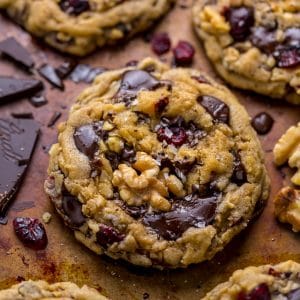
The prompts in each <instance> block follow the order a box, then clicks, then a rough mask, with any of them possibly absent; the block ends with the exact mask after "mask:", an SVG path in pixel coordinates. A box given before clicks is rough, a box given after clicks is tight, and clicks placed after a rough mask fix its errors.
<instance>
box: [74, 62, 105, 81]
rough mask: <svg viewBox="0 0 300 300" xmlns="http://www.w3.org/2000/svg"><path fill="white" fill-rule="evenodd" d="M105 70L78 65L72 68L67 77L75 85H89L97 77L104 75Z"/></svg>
mask: <svg viewBox="0 0 300 300" xmlns="http://www.w3.org/2000/svg"><path fill="white" fill-rule="evenodd" d="M106 70H107V69H106V68H102V67H96V68H92V67H91V66H89V65H85V64H79V65H77V66H76V67H75V68H74V70H73V71H72V73H71V74H70V76H69V77H70V79H71V80H72V81H74V82H75V83H79V82H85V83H91V82H92V81H93V80H94V79H95V77H96V76H97V75H99V74H101V73H104V72H105V71H106Z"/></svg>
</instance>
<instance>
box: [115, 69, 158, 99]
mask: <svg viewBox="0 0 300 300" xmlns="http://www.w3.org/2000/svg"><path fill="white" fill-rule="evenodd" d="M159 86H161V83H160V82H159V81H158V80H157V79H156V78H154V77H153V76H152V75H150V74H149V73H148V72H146V71H143V70H133V71H127V72H125V73H124V74H123V77H122V80H121V84H120V88H119V90H118V92H117V93H116V95H115V98H116V99H117V100H118V101H123V102H125V103H126V104H130V102H131V101H132V100H133V99H134V98H135V97H136V96H137V93H138V92H139V91H141V90H154V89H156V88H158V87H159Z"/></svg>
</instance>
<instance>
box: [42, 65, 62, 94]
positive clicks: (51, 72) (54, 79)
mask: <svg viewBox="0 0 300 300" xmlns="http://www.w3.org/2000/svg"><path fill="white" fill-rule="evenodd" d="M38 72H39V74H40V75H41V76H43V77H44V78H45V79H46V80H47V81H48V82H50V83H51V84H52V85H53V86H54V87H57V88H59V89H61V90H64V88H65V86H64V84H63V82H62V81H61V79H60V77H59V76H58V75H57V73H56V71H55V69H54V68H53V67H52V66H50V65H48V64H44V65H42V66H41V67H40V68H38Z"/></svg>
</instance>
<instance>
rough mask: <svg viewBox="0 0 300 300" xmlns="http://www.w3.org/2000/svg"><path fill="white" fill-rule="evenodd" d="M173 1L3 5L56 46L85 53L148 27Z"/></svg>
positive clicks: (63, 0)
mask: <svg viewBox="0 0 300 300" xmlns="http://www.w3.org/2000/svg"><path fill="white" fill-rule="evenodd" d="M173 3H174V0H139V1H137V0H126V1H123V0H113V1H112V0H0V9H3V10H5V11H6V12H7V14H8V15H9V16H10V17H11V18H12V19H13V20H14V21H15V22H17V23H19V24H20V25H22V26H23V27H24V28H25V29H26V30H27V31H28V32H30V33H32V34H33V35H35V36H37V37H39V38H42V39H43V40H44V41H45V42H46V43H48V44H49V45H51V46H52V47H54V48H56V49H58V50H60V51H62V52H67V53H70V54H73V55H78V56H83V55H86V54H89V53H91V52H92V51H94V50H95V49H96V48H97V47H102V46H104V45H107V44H115V43H117V42H118V41H120V40H126V39H128V38H130V37H132V36H133V35H134V34H136V33H138V32H142V31H144V30H146V29H147V28H149V27H150V26H151V25H153V24H154V23H155V22H156V21H157V20H158V19H159V18H160V17H162V16H163V15H164V14H165V13H166V12H167V11H168V10H169V9H170V7H171V5H172V4H173Z"/></svg>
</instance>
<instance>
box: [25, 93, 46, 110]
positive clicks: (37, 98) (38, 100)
mask: <svg viewBox="0 0 300 300" xmlns="http://www.w3.org/2000/svg"><path fill="white" fill-rule="evenodd" d="M28 100H29V102H30V103H31V104H32V105H33V106H34V107H40V106H43V105H46V104H47V103H48V100H47V99H46V98H45V96H44V95H34V96H33V97H31V98H29V99H28Z"/></svg>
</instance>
